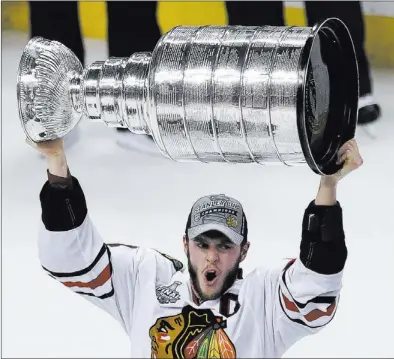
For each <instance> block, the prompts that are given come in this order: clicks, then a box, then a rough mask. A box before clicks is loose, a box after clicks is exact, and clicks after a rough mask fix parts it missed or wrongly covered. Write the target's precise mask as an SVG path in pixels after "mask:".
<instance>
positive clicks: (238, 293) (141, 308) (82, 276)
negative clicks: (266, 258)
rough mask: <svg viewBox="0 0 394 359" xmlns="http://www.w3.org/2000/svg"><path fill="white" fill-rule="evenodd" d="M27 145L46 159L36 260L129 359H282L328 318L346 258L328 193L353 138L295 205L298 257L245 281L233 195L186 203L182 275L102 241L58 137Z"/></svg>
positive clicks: (244, 238) (148, 254)
mask: <svg viewBox="0 0 394 359" xmlns="http://www.w3.org/2000/svg"><path fill="white" fill-rule="evenodd" d="M31 145H32V146H34V147H35V148H36V149H38V150H39V151H40V152H41V153H42V154H44V155H45V156H46V157H47V159H48V171H47V172H48V181H47V182H46V183H45V184H44V186H43V188H42V191H41V193H40V200H41V206H42V222H43V226H42V231H41V233H40V236H39V241H38V243H39V258H40V261H41V264H42V266H43V268H44V270H45V271H46V272H47V273H48V274H49V275H50V276H51V277H53V278H54V279H56V280H57V281H59V282H61V283H62V284H63V285H64V286H66V287H68V288H69V289H70V290H72V291H74V292H75V293H78V295H81V296H82V297H85V298H86V299H87V300H89V301H90V302H92V303H93V304H95V305H97V306H98V307H100V308H102V309H103V310H105V311H107V312H108V313H109V314H110V315H112V316H113V317H114V318H115V319H116V320H117V321H119V323H120V324H121V325H122V326H123V328H124V330H125V331H126V333H127V335H128V336H129V338H130V342H131V357H135V358H146V357H152V358H263V357H280V356H282V354H283V353H284V352H285V351H286V350H287V349H288V348H289V347H290V346H291V345H292V344H294V343H295V342H296V341H298V340H299V339H301V338H302V337H305V336H307V335H309V334H313V333H316V332H318V331H319V330H320V329H321V328H323V327H324V326H325V325H327V323H329V322H330V321H331V320H332V319H333V317H334V315H335V312H336V310H337V306H338V298H339V292H340V288H341V278H342V273H343V270H344V266H345V262H346V258H347V248H346V245H345V235H344V230H343V225H342V209H341V206H340V204H339V202H337V198H336V187H337V184H338V181H340V180H341V179H342V178H343V177H344V176H346V175H347V174H348V173H350V172H351V171H353V170H354V169H356V168H358V167H359V166H360V165H361V164H362V158H361V156H360V154H359V150H358V147H357V144H356V142H355V140H350V141H348V142H347V143H345V144H344V145H343V146H342V147H341V149H340V151H339V153H338V161H339V162H340V163H343V164H344V165H343V168H342V170H340V171H339V172H338V173H337V174H335V175H333V176H327V177H322V178H321V182H320V187H319V190H318V192H317V196H316V198H315V199H314V200H313V201H311V202H310V204H309V205H308V206H307V208H306V210H305V214H304V218H303V221H302V239H301V244H300V252H299V255H298V256H297V258H296V259H294V260H291V261H288V262H287V263H285V264H284V265H283V266H280V267H278V268H263V267H259V268H257V269H255V270H254V271H253V272H251V273H250V274H248V275H247V276H246V277H245V278H242V272H241V270H240V267H239V266H240V263H241V262H242V261H243V260H245V258H246V256H247V253H248V249H249V242H248V230H247V228H248V227H247V221H246V217H245V214H244V212H243V209H242V206H241V204H240V203H239V202H238V201H237V200H235V199H233V198H230V197H227V196H225V195H220V194H219V195H211V196H206V197H202V198H200V199H199V200H197V202H196V203H195V204H194V205H193V207H192V209H191V212H190V215H189V218H188V221H187V224H186V230H185V235H184V238H183V246H184V251H185V254H186V256H187V259H188V272H189V273H188V274H187V273H185V272H184V271H183V268H182V267H183V266H182V264H181V262H179V261H177V260H175V259H174V258H171V257H169V256H167V255H165V254H161V253H159V252H158V251H156V250H153V249H145V248H142V247H137V246H128V245H120V244H110V243H105V242H104V241H103V240H102V238H101V237H100V235H99V233H97V231H96V229H95V227H94V225H93V222H92V219H91V218H90V217H89V214H88V209H87V204H86V201H85V197H84V193H83V191H82V188H81V186H80V184H79V182H78V180H77V179H76V178H75V177H73V176H71V174H70V172H69V169H68V165H67V161H66V156H65V153H64V149H63V142H62V141H61V140H55V141H51V142H47V143H41V144H31ZM136 244H137V243H136Z"/></svg>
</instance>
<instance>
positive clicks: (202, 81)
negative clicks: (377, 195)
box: [17, 18, 358, 174]
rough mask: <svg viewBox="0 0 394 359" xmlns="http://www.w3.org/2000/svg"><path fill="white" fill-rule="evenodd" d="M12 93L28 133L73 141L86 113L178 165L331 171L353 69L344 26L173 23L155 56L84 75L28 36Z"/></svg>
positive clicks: (350, 117)
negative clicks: (149, 142)
mask: <svg viewBox="0 0 394 359" xmlns="http://www.w3.org/2000/svg"><path fill="white" fill-rule="evenodd" d="M17 95H18V106H19V114H20V119H21V123H22V127H23V128H24V130H25V133H26V135H27V136H28V137H29V138H30V139H31V140H32V141H36V142H40V141H46V140H51V139H56V138H59V137H63V136H65V135H66V134H67V133H69V132H70V131H71V130H72V129H73V128H74V127H75V126H76V125H77V124H78V122H79V121H80V119H81V118H82V117H83V116H85V117H88V118H89V119H91V120H93V121H99V122H104V123H105V124H106V125H108V126H110V127H126V128H128V129H129V130H130V131H131V132H133V133H138V134H150V135H152V136H153V138H154V141H155V143H156V145H157V146H158V147H159V149H160V151H161V152H162V153H163V154H164V155H165V156H167V157H169V158H171V159H173V160H176V161H201V162H208V163H209V162H230V163H259V164H263V165H265V164H271V163H272V164H275V163H281V164H285V165H297V164H305V163H307V164H308V165H309V167H310V168H311V169H312V170H313V171H314V172H315V173H318V174H332V173H334V172H336V171H337V170H338V169H339V168H340V167H339V166H338V165H336V164H335V162H336V153H337V151H338V149H339V147H340V146H341V145H342V144H343V143H344V142H346V141H347V140H349V139H351V138H353V137H354V134H355V129H356V123H357V104H358V68H357V62H356V55H355V51H354V47H353V42H352V39H351V36H350V34H349V31H348V29H347V27H346V26H345V25H344V23H343V22H342V21H340V20H338V19H335V18H331V19H327V20H325V21H323V22H321V23H320V24H317V25H316V26H314V27H290V26H286V27H273V26H262V27H242V26H199V27H185V26H179V27H175V28H173V29H172V30H171V31H169V32H168V33H166V34H165V35H163V36H162V38H161V39H160V40H159V42H158V43H157V45H156V47H155V49H153V51H152V53H135V54H132V55H131V56H130V57H129V58H109V59H108V60H107V61H97V62H94V63H93V64H91V65H90V66H88V67H87V68H86V69H85V70H84V69H83V67H82V65H81V64H80V62H79V61H78V59H77V58H76V56H75V55H74V54H73V53H72V52H71V51H70V50H69V49H67V48H66V47H65V46H64V45H62V44H60V43H58V42H55V41H49V40H45V39H43V38H33V39H32V40H30V41H29V43H28V44H27V46H26V47H25V50H24V52H23V54H22V57H21V61H20V66H19V71H18V79H17Z"/></svg>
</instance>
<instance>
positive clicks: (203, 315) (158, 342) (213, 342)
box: [149, 306, 236, 359]
mask: <svg viewBox="0 0 394 359" xmlns="http://www.w3.org/2000/svg"><path fill="white" fill-rule="evenodd" d="M225 328H226V321H225V320H223V319H222V318H220V317H217V316H215V315H214V314H213V313H212V311H211V310H209V309H199V310H197V309H194V308H193V307H191V306H186V307H184V308H183V309H182V312H181V313H180V314H177V315H173V316H170V317H163V318H159V319H157V321H156V323H155V324H154V325H153V326H152V327H151V328H150V330H149V336H150V338H151V343H152V344H151V345H152V354H151V357H152V358H185V359H193V358H199V359H200V358H201V359H204V358H236V351H235V347H234V345H233V343H232V342H231V340H230V339H229V337H228V336H227V334H226V332H225V331H224V329H225Z"/></svg>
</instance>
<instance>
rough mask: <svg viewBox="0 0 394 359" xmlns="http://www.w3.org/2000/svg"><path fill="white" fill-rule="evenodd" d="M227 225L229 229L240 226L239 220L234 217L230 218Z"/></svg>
mask: <svg viewBox="0 0 394 359" xmlns="http://www.w3.org/2000/svg"><path fill="white" fill-rule="evenodd" d="M226 224H227V225H228V226H229V227H233V228H235V227H237V226H238V221H237V218H235V217H234V216H228V217H227V219H226Z"/></svg>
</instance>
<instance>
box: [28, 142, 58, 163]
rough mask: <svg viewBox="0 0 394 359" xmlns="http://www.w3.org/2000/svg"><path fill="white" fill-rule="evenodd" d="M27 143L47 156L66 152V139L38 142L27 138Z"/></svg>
mask: <svg viewBox="0 0 394 359" xmlns="http://www.w3.org/2000/svg"><path fill="white" fill-rule="evenodd" d="M26 143H27V144H28V145H30V146H31V147H33V148H34V149H35V150H37V151H38V152H40V153H42V154H43V155H44V156H45V157H47V158H48V157H55V156H59V155H63V154H64V141H63V139H61V138H59V139H56V140H50V141H44V142H38V143H36V142H33V141H31V140H30V139H29V138H26Z"/></svg>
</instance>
